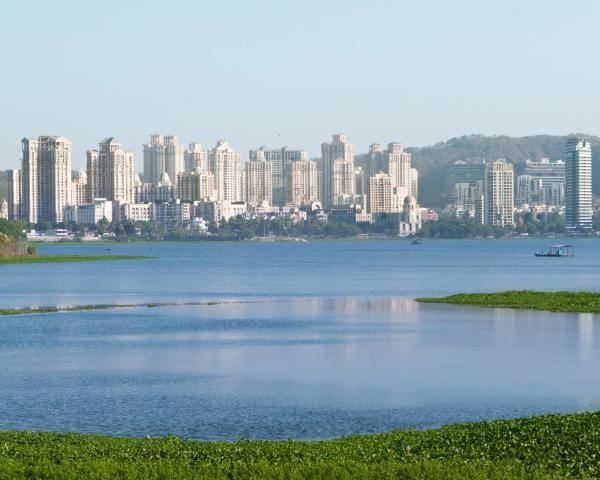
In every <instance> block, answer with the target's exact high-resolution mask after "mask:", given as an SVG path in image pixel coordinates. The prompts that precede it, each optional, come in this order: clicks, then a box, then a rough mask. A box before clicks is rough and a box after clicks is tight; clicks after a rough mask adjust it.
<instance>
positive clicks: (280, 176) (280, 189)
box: [248, 147, 308, 206]
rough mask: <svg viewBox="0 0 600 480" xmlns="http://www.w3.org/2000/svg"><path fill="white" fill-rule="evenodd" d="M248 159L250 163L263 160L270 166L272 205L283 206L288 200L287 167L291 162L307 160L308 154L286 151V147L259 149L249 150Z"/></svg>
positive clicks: (299, 151) (303, 151)
mask: <svg viewBox="0 0 600 480" xmlns="http://www.w3.org/2000/svg"><path fill="white" fill-rule="evenodd" d="M248 158H249V159H250V161H251V162H256V161H261V160H264V161H267V162H269V163H271V164H272V170H273V181H272V183H273V194H272V197H273V205H277V206H283V205H284V204H285V202H286V201H287V198H288V193H287V192H286V187H287V166H288V165H290V164H291V162H299V161H303V160H308V152H306V151H305V150H288V149H287V148H286V147H283V148H274V149H268V148H267V147H260V148H258V149H256V150H250V152H249V153H248Z"/></svg>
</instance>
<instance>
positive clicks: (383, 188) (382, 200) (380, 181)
mask: <svg viewBox="0 0 600 480" xmlns="http://www.w3.org/2000/svg"><path fill="white" fill-rule="evenodd" d="M369 184H370V186H369V213H371V214H372V215H373V216H375V215H377V214H379V213H392V212H394V211H396V212H397V211H398V209H397V205H396V202H395V201H394V198H393V197H394V179H393V178H392V176H391V175H390V174H388V173H384V172H379V173H377V174H375V175H374V176H372V177H371V178H370V179H369Z"/></svg>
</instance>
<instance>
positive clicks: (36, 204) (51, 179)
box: [21, 136, 72, 223]
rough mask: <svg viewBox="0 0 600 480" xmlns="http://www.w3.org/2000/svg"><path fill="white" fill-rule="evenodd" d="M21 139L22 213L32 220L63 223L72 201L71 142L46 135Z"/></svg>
mask: <svg viewBox="0 0 600 480" xmlns="http://www.w3.org/2000/svg"><path fill="white" fill-rule="evenodd" d="M21 143H22V147H23V160H22V166H21V217H22V219H23V220H25V221H28V222H30V223H37V222H39V221H42V220H43V221H49V222H52V223H59V222H61V221H62V218H63V208H64V207H65V206H66V205H69V204H70V202H71V149H72V145H71V142H70V141H69V140H67V139H66V138H64V137H55V136H42V137H38V138H37V139H32V138H24V139H23V140H22V142H21Z"/></svg>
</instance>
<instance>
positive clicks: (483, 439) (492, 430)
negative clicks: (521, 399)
mask: <svg viewBox="0 0 600 480" xmlns="http://www.w3.org/2000/svg"><path fill="white" fill-rule="evenodd" d="M599 452H600V413H581V414H575V415H566V416H561V415H549V416H540V417H531V418H527V419H516V420H498V421H493V422H478V423H466V424H459V425H451V426H446V427H442V428H439V429H435V430H426V431H416V430H399V431H394V432H390V433H385V434H380V435H364V436H352V437H344V438H340V439H336V440H327V441H318V442H302V441H260V440H239V441H236V442H232V443H227V442H198V441H191V440H184V439H181V438H179V437H174V436H169V437H166V438H146V439H131V438H112V437H102V436H91V435H78V434H59V433H39V432H13V431H0V478H96V479H108V478H122V479H130V478H136V479H137V478H140V479H141V478H173V479H175V478H206V479H208V478H211V479H213V478H215V479H268V478H276V479H305V478H314V479H317V478H318V479H326V478H342V479H344V478H345V479H365V478H372V479H380V478H390V479H391V478H394V479H481V480H483V479H512V478H517V479H521V478H522V479H525V478H529V479H550V478H565V477H569V478H597V477H598V475H600V462H599V457H600V453H599Z"/></svg>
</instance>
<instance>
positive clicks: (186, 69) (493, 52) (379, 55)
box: [0, 0, 600, 169]
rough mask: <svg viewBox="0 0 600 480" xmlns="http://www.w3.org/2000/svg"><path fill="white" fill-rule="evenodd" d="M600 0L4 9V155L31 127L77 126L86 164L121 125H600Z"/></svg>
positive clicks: (422, 135)
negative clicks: (598, 54) (599, 61)
mask: <svg viewBox="0 0 600 480" xmlns="http://www.w3.org/2000/svg"><path fill="white" fill-rule="evenodd" d="M598 13H600V4H595V3H593V2H591V1H575V2H571V4H570V6H569V7H568V8H566V7H565V6H564V3H562V2H561V3H559V2H557V1H551V2H541V1H531V2H528V4H527V5H522V4H521V3H520V2H517V1H514V0H510V1H506V2H502V3H498V4H496V5H489V4H481V3H480V2H475V1H467V0H459V1H457V2H454V3H452V4H451V5H450V4H446V3H444V2H439V1H426V2H420V3H419V4H418V5H417V4H414V3H412V2H388V1H371V2H366V1H362V0H361V1H351V0H350V1H345V2H341V1H339V0H332V1H330V2H327V4H321V3H318V2H315V1H312V0H311V1H306V2H302V4H284V5H282V4H279V3H277V2H273V1H252V2H241V1H233V0H230V1H223V2H219V4H218V5H217V4H213V3H209V4H206V5H201V4H196V3H192V2H185V1H181V0H174V1H172V2H169V3H168V4H165V3H163V2H156V1H150V2H146V3H144V5H143V7H135V6H133V5H130V4H125V3H117V2H115V1H114V0H109V1H106V2H103V3H102V4H87V3H78V2H75V1H65V0H59V1H57V2H53V3H52V4H46V3H43V2H40V1H33V2H28V3H26V4H8V5H6V6H5V7H4V11H3V16H2V18H0V39H1V40H2V41H1V45H2V50H3V60H4V68H3V69H2V71H1V72H0V76H1V78H2V84H3V86H4V88H3V89H2V93H1V94H0V99H1V103H0V106H1V111H2V113H3V115H2V116H1V117H0V118H1V120H0V126H1V131H2V134H1V136H0V139H1V142H0V168H2V169H7V168H16V167H17V166H18V160H19V158H20V140H21V138H23V137H25V136H32V137H37V136H38V135H44V134H55V135H63V136H65V137H67V138H69V139H71V140H72V141H73V167H74V168H82V167H83V166H84V164H85V151H86V150H88V149H92V148H96V147H97V144H98V142H99V141H100V140H101V139H103V138H105V137H108V136H114V137H116V138H118V139H120V140H121V141H122V142H123V145H124V147H125V148H127V149H129V150H132V151H134V153H135V156H136V168H137V169H141V167H142V158H141V155H142V148H141V146H142V144H143V143H145V142H147V141H148V140H149V136H150V134H152V133H155V132H160V133H163V134H174V135H177V136H178V137H179V139H180V141H181V142H182V143H183V144H187V143H189V142H191V141H198V142H200V143H202V144H203V145H204V146H205V147H207V148H210V147H212V146H214V144H215V143H216V141H217V140H218V139H219V138H226V139H227V140H229V142H230V144H231V145H232V147H233V148H234V149H236V150H238V151H239V152H240V153H241V154H242V158H243V159H244V160H245V159H246V157H247V151H248V150H249V149H250V148H256V147H259V146H261V145H267V146H269V147H281V146H284V145H287V146H288V147H290V148H303V149H306V150H307V151H308V152H309V153H310V155H311V156H316V155H318V154H319V149H320V143H321V142H323V141H328V140H329V139H330V137H331V134H333V133H336V132H343V133H345V134H346V135H347V136H348V139H349V141H350V142H351V143H353V144H354V145H355V149H356V152H357V153H359V152H363V151H366V150H367V147H368V145H369V144H370V143H374V142H378V143H382V144H386V143H388V142H391V141H401V142H402V143H404V144H405V145H407V146H424V145H431V144H435V143H438V142H440V141H445V140H448V139H450V138H453V137H458V136H462V135H469V134H483V135H509V136H518V137H520V136H530V135H536V134H550V135H553V134H556V135H566V134H568V133H570V132H584V133H587V134H594V133H595V132H600V119H599V118H598V116H597V115H596V112H597V111H598V107H600V98H599V95H598V94H597V87H596V83H597V82H596V77H597V70H598V69H597V68H596V67H594V66H593V64H592V63H591V61H590V59H592V58H594V57H593V55H594V54H595V48H594V47H595V45H597V44H598V41H597V40H598V36H600V34H599V33H598V32H597V31H596V30H595V24H594V18H597V16H596V15H594V14H598Z"/></svg>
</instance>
